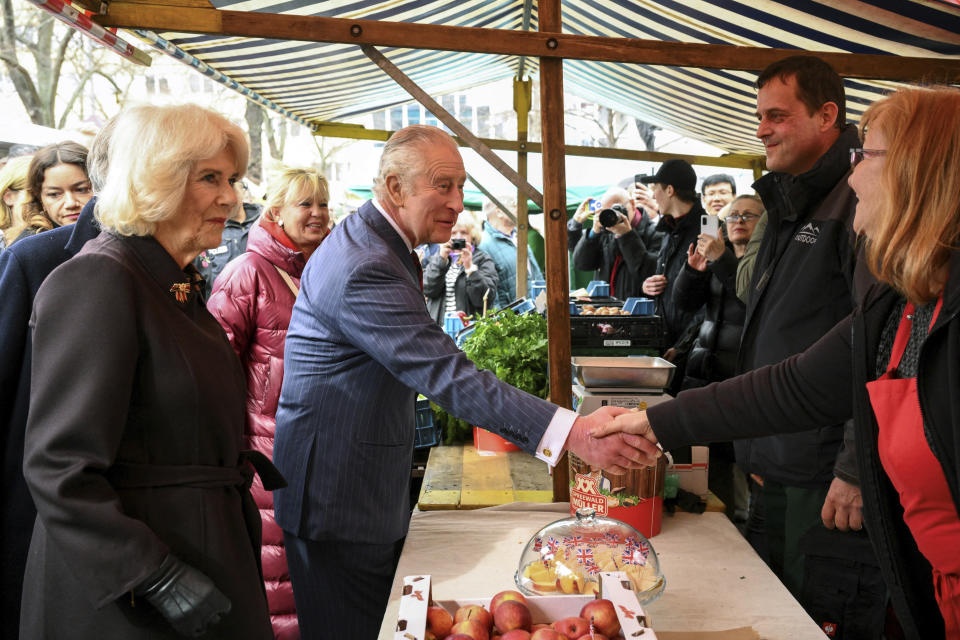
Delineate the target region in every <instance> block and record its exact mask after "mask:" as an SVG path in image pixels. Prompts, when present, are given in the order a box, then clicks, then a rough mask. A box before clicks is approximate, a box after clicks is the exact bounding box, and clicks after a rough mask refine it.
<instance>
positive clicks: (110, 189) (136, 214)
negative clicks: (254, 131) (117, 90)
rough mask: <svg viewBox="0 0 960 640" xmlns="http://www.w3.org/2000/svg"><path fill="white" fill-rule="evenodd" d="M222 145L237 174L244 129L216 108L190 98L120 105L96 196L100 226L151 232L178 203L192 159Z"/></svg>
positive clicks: (242, 163)
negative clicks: (175, 102) (185, 101)
mask: <svg viewBox="0 0 960 640" xmlns="http://www.w3.org/2000/svg"><path fill="white" fill-rule="evenodd" d="M224 149H229V150H230V152H231V153H232V154H233V157H234V160H235V161H236V169H237V177H238V178H239V177H242V176H243V175H244V173H246V170H247V161H248V160H249V157H250V146H249V144H248V143H247V135H246V134H245V133H244V132H243V130H242V129H241V128H240V127H238V126H237V125H235V124H233V123H232V122H230V121H229V120H227V119H226V118H225V117H223V116H222V115H220V114H219V113H217V112H216V111H213V110H211V109H207V108H205V107H201V106H198V105H195V104H183V105H166V106H156V105H140V106H136V107H131V108H129V109H127V110H125V111H123V112H122V113H121V114H120V115H118V116H117V121H116V123H115V124H114V130H113V133H112V134H111V135H110V145H109V151H108V158H109V160H108V165H109V167H110V170H109V172H108V173H107V177H106V182H105V183H104V185H103V191H101V192H100V194H99V195H98V199H97V209H96V214H97V219H98V220H99V221H100V226H101V227H103V228H104V229H108V230H110V231H113V232H114V233H118V234H120V235H125V236H145V235H151V234H153V233H154V231H155V230H156V226H157V223H158V222H161V221H163V220H166V219H168V218H170V217H171V216H173V215H174V214H175V213H176V212H177V211H178V209H179V208H180V206H181V204H182V203H183V199H184V194H185V193H186V189H187V183H188V181H189V178H190V174H191V172H192V171H194V169H195V168H196V164H197V163H198V162H200V161H202V160H205V159H207V158H212V157H213V156H215V155H217V154H218V153H220V152H221V151H223V150H224ZM237 206H240V198H239V197H238V198H237Z"/></svg>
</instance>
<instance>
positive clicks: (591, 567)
mask: <svg viewBox="0 0 960 640" xmlns="http://www.w3.org/2000/svg"><path fill="white" fill-rule="evenodd" d="M583 568H584V569H586V571H587V573H588V574H590V575H596V574H598V573H600V567H598V566H597V565H595V564H594V563H593V560H589V561H588V562H585V563H584V564H583Z"/></svg>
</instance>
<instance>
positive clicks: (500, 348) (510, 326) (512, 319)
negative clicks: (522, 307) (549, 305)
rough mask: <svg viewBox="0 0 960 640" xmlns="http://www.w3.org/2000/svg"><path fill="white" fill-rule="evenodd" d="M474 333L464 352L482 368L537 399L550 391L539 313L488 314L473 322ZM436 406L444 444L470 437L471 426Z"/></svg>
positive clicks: (543, 326)
mask: <svg viewBox="0 0 960 640" xmlns="http://www.w3.org/2000/svg"><path fill="white" fill-rule="evenodd" d="M474 325H475V327H476V328H475V329H474V331H473V333H471V334H470V335H469V336H467V337H466V338H465V339H464V341H463V352H464V353H465V354H466V355H467V357H468V358H470V359H471V360H473V362H474V364H476V365H477V367H478V368H480V369H487V370H489V371H491V372H493V374H494V375H495V376H497V378H499V379H500V380H502V381H503V382H506V383H507V384H510V385H513V386H514V387H516V388H518V389H521V390H522V391H526V392H527V393H530V394H532V395H535V396H537V397H538V398H544V399H546V398H547V397H548V394H549V387H548V384H549V377H548V372H547V355H548V353H549V351H548V348H547V321H546V319H545V318H544V317H543V316H541V315H540V314H537V313H524V314H520V315H517V314H516V313H513V312H512V311H504V312H502V313H496V314H494V313H488V314H487V315H486V316H483V317H481V318H478V319H477V320H475V322H474ZM432 406H433V412H434V419H435V420H436V421H437V424H438V425H440V427H441V429H442V433H443V434H444V437H443V441H444V443H445V444H453V443H457V442H464V441H466V440H469V439H470V438H471V430H472V429H471V426H470V425H469V424H467V423H466V422H464V421H463V420H460V419H459V418H455V417H453V416H451V415H449V414H447V413H446V412H445V411H444V410H443V409H441V408H440V407H439V406H437V405H435V404H434V405H432Z"/></svg>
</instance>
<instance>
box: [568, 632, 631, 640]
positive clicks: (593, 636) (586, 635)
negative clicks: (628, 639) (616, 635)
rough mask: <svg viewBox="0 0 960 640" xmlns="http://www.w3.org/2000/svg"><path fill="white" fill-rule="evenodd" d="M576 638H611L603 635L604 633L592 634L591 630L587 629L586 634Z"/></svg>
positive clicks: (605, 639) (585, 639)
mask: <svg viewBox="0 0 960 640" xmlns="http://www.w3.org/2000/svg"><path fill="white" fill-rule="evenodd" d="M620 637H623V636H620ZM576 640H610V639H609V638H607V636H605V635H603V634H602V633H594V634H593V635H590V632H589V631H587V632H586V633H585V634H583V635H582V636H580V637H579V638H576Z"/></svg>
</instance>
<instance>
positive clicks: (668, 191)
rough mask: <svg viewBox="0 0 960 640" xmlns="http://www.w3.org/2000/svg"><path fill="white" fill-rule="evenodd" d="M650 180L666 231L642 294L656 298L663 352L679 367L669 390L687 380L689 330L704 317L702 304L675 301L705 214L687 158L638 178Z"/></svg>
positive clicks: (646, 181)
mask: <svg viewBox="0 0 960 640" xmlns="http://www.w3.org/2000/svg"><path fill="white" fill-rule="evenodd" d="M640 182H641V183H643V184H649V185H652V189H651V190H652V192H653V198H654V200H655V201H656V203H657V207H658V208H659V210H660V214H661V219H660V222H659V223H658V224H657V228H658V230H660V231H663V233H664V236H663V240H662V241H661V244H660V252H659V254H658V255H657V262H656V271H655V274H654V275H652V276H650V277H649V278H647V279H646V280H644V281H643V293H644V294H646V295H647V296H650V297H651V298H653V299H654V300H656V314H657V315H658V316H660V318H661V319H662V321H663V356H664V358H666V359H667V360H670V361H671V362H673V363H674V364H675V365H676V366H677V372H676V374H675V375H674V377H673V380H674V381H673V383H672V384H671V391H672V392H676V390H677V389H679V386H680V383H681V382H682V381H683V368H684V363H685V360H686V352H687V351H689V348H690V346H691V345H692V343H693V337H694V336H695V334H694V333H692V332H691V331H688V330H690V329H691V328H695V327H696V326H697V325H698V324H699V323H700V321H701V320H702V319H703V309H702V307H701V308H700V309H695V310H687V309H681V308H679V307H677V305H675V304H674V303H673V288H674V285H675V283H676V280H677V276H678V275H679V274H680V271H681V269H683V266H684V265H685V264H686V263H687V251H688V249H689V248H690V246H691V245H694V244H696V242H697V237H698V236H699V235H700V221H701V217H702V216H705V215H707V213H706V211H704V210H703V205H701V204H700V198H699V197H698V196H697V192H696V188H697V174H696V173H695V172H694V171H693V167H692V166H690V163H689V162H687V161H686V160H680V159H679V158H675V159H673V160H667V161H666V162H664V163H663V164H662V165H660V168H659V169H658V170H657V172H656V173H655V174H653V175H649V176H643V177H641V178H640Z"/></svg>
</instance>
